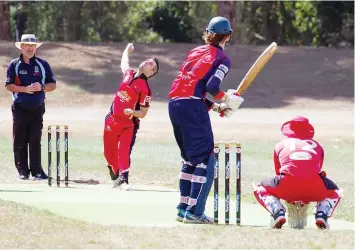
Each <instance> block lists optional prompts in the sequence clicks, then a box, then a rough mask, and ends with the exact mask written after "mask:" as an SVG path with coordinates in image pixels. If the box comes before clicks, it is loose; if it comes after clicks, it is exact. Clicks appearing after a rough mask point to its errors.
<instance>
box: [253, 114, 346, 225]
mask: <svg viewBox="0 0 355 250" xmlns="http://www.w3.org/2000/svg"><path fill="white" fill-rule="evenodd" d="M281 132H282V134H283V135H284V136H285V137H286V138H285V139H284V140H282V141H281V142H279V143H278V144H277V145H276V146H275V149H274V163H275V173H276V176H274V177H271V178H268V179H266V180H263V181H262V182H261V183H260V185H259V186H258V187H255V190H254V195H255V197H256V199H257V200H258V202H259V203H260V204H261V205H262V206H263V207H264V208H265V209H266V210H267V211H269V212H270V214H271V219H272V221H271V225H270V226H271V227H272V228H278V229H280V228H281V227H282V226H283V224H285V222H286V217H285V212H286V209H285V208H284V206H283V205H282V204H281V202H280V199H282V200H284V201H286V205H287V207H288V212H289V219H290V221H289V225H290V226H291V227H293V226H292V225H296V224H299V223H298V222H297V223H295V221H293V220H295V218H296V217H299V218H296V219H298V220H300V222H301V223H303V225H300V226H299V227H298V228H304V227H305V226H306V225H307V209H308V207H309V203H310V202H317V206H316V211H315V223H316V225H317V227H318V228H319V229H328V228H329V224H328V221H327V220H328V218H329V217H330V216H331V215H332V214H333V212H334V209H335V208H336V206H337V205H338V203H339V201H340V197H341V192H340V190H339V189H338V187H337V185H336V184H335V183H334V182H333V181H331V180H330V179H329V178H327V177H326V173H325V172H324V171H322V166H323V162H324V150H323V147H322V146H321V145H320V144H319V143H318V142H317V141H316V140H314V139H313V137H314V128H313V126H312V125H311V124H310V123H309V120H308V119H307V118H306V117H302V116H297V117H294V118H293V119H292V120H290V121H287V122H285V123H284V124H283V125H282V127H281ZM294 203H301V204H303V206H302V207H300V208H296V206H295V205H293V204H294ZM296 209H299V210H300V211H298V212H297V211H296ZM298 214H299V215H298ZM293 228H295V227H293Z"/></svg>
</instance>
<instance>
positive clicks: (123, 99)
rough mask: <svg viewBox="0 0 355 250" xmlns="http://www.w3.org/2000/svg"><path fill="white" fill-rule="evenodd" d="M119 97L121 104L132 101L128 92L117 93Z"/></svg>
mask: <svg viewBox="0 0 355 250" xmlns="http://www.w3.org/2000/svg"><path fill="white" fill-rule="evenodd" d="M117 96H118V97H119V98H120V101H121V102H129V100H131V97H130V96H129V95H128V93H127V91H120V92H117Z"/></svg>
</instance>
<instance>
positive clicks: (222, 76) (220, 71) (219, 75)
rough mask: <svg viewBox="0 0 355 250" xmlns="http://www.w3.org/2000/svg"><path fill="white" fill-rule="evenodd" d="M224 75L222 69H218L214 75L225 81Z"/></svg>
mask: <svg viewBox="0 0 355 250" xmlns="http://www.w3.org/2000/svg"><path fill="white" fill-rule="evenodd" d="M224 75H225V74H224V72H223V71H222V70H220V69H217V70H216V73H215V74H214V76H215V77H217V78H218V79H219V80H221V81H222V80H223V78H224Z"/></svg>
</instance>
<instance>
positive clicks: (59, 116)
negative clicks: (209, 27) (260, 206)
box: [0, 42, 355, 249]
mask: <svg viewBox="0 0 355 250" xmlns="http://www.w3.org/2000/svg"><path fill="white" fill-rule="evenodd" d="M192 46H193V45H191V44H189V45H186V44H156V45H149V46H148V45H144V44H137V46H136V49H137V52H136V53H135V54H134V55H133V58H132V63H133V64H134V65H138V64H139V61H140V60H141V59H143V58H149V57H150V56H153V54H154V56H155V52H154V51H157V53H158V52H159V53H158V54H159V55H160V54H161V57H162V58H164V60H163V63H162V65H161V66H162V68H161V70H160V73H159V75H158V76H157V77H156V78H154V81H153V84H152V88H153V92H154V98H153V103H152V104H153V105H152V108H151V109H150V111H149V113H148V115H147V117H146V118H145V119H144V121H143V122H142V126H141V129H140V131H139V133H138V138H137V143H136V145H135V147H134V149H133V152H132V166H131V172H130V182H131V183H133V184H140V185H152V186H153V185H156V186H164V187H170V188H175V189H176V188H178V176H179V172H180V167H181V164H180V161H181V158H180V156H179V151H178V147H177V145H176V144H175V142H174V138H173V135H172V130H171V126H170V122H169V118H168V114H167V107H166V106H167V105H166V97H167V93H168V91H169V89H170V85H171V82H172V80H173V79H174V77H175V76H176V74H177V70H178V67H179V66H180V63H181V62H182V60H183V59H184V57H185V55H186V52H187V50H188V49H187V48H188V47H192ZM123 48H124V44H118V45H117V44H112V45H105V46H91V45H80V44H64V45H63V44H60V43H58V44H55V43H53V44H52V46H47V45H44V46H43V47H41V50H40V51H39V52H40V53H39V55H40V56H43V58H45V59H46V60H48V61H49V62H50V63H51V66H52V67H53V71H54V72H55V74H56V77H57V79H58V88H57V90H56V91H55V92H53V93H50V94H49V95H48V99H47V111H46V115H45V118H44V121H45V123H46V124H48V123H56V122H61V123H62V122H63V123H68V124H69V131H70V132H69V177H70V179H71V180H77V179H81V180H90V179H93V180H97V181H99V182H100V183H102V184H108V183H110V178H109V175H108V171H107V168H106V162H105V159H104V156H103V145H102V137H101V134H102V128H103V119H104V117H105V115H106V112H107V111H108V108H109V106H110V103H111V100H112V97H113V96H114V91H115V89H116V88H117V82H118V79H120V77H121V73H120V69H119V56H120V53H121V52H120V51H121V50H122V49H123ZM151 49H153V52H152V50H151ZM0 51H1V52H2V53H3V55H4V56H0V64H1V65H3V67H0V73H1V74H0V75H5V71H6V66H7V64H8V62H9V61H10V59H11V58H14V57H15V56H18V51H17V50H16V49H15V48H14V46H13V43H11V44H10V43H7V42H1V43H0ZM279 51H280V53H278V54H277V56H275V58H273V60H271V62H270V63H268V66H267V67H266V68H265V69H264V70H263V72H262V73H261V74H260V76H258V78H257V79H256V81H255V83H253V86H252V87H251V88H250V89H248V91H247V93H246V95H245V103H243V106H242V107H241V109H240V110H239V111H238V113H236V115H235V116H234V117H233V118H232V119H223V120H221V119H220V118H219V117H218V115H216V114H214V115H211V117H212V116H213V117H212V118H213V119H212V120H213V129H214V132H215V138H216V140H229V139H232V140H240V141H241V143H242V202H243V203H255V204H256V200H255V198H254V196H253V194H252V187H251V182H256V183H257V182H259V181H261V180H262V179H264V178H267V177H269V176H272V175H273V174H274V173H273V159H272V152H273V151H272V150H273V147H274V145H275V143H276V142H278V140H279V139H280V138H281V135H280V133H279V128H280V125H281V124H282V123H283V122H284V121H285V119H289V118H291V117H293V116H295V115H305V116H307V117H308V118H310V120H311V121H312V122H313V123H314V125H315V128H316V131H317V132H316V139H319V142H320V143H321V144H322V145H323V146H324V148H325V152H326V155H325V163H324V170H325V171H326V172H327V174H328V177H329V178H331V179H332V180H334V181H335V182H336V183H337V184H338V186H339V187H340V188H342V189H344V197H343V199H342V200H341V202H340V204H339V206H338V207H337V209H336V211H335V212H334V215H333V217H334V218H337V219H342V220H346V221H351V222H354V208H355V206H354V193H355V192H354V138H353V118H354V116H353V114H354V112H353V93H354V92H353V90H354V88H353V75H354V71H353V68H354V67H353V66H354V65H353V56H352V55H353V50H336V49H324V48H319V49H311V48H307V47H304V48H303V47H299V48H298V47H295V48H293V47H282V48H280V50H279ZM228 53H230V54H231V57H232V59H233V62H238V63H235V64H233V65H235V66H233V67H234V68H233V70H231V71H230V73H229V74H228V78H226V80H224V81H223V90H227V89H228V88H235V86H236V83H237V82H238V81H239V80H240V79H242V78H243V76H244V74H245V73H246V72H247V70H248V68H249V67H250V65H251V64H252V63H253V60H255V59H254V58H257V56H258V55H259V54H260V51H257V49H256V48H255V47H252V46H250V47H247V46H242V47H239V46H236V47H229V49H228ZM310 58H311V59H312V60H310ZM325 58H326V60H325ZM239 62H243V63H239ZM281 66H282V67H281ZM103 68H105V70H107V72H104V73H101V72H103V71H102V69H103ZM280 68H282V70H281V71H280ZM334 84H336V86H337V87H336V88H334ZM0 97H1V98H0V103H1V104H3V105H2V108H1V109H0V183H1V184H4V183H5V184H14V183H15V184H17V183H19V180H18V179H17V178H16V175H17V172H16V169H15V167H14V162H13V154H12V136H11V113H10V108H9V107H10V105H11V100H10V95H9V93H8V92H7V91H6V90H5V88H2V89H0ZM155 98H156V99H155ZM157 100H159V101H161V102H159V101H157ZM44 128H46V126H45V127H44ZM53 146H54V138H53ZM61 146H62V148H63V143H62V144H61ZM62 152H63V150H62ZM62 155H63V153H62ZM54 159H55V156H54V155H53V167H54V166H55V160H54ZM234 160H235V155H234V154H232V157H231V162H234ZM223 161H224V158H223V153H222V154H221V156H220V168H221V169H220V178H221V180H223V178H224V171H223V170H224V164H223ZM42 164H43V167H44V169H45V170H46V169H47V135H46V130H45V129H44V130H43V141H42ZM53 169H54V168H53ZM62 170H63V165H62ZM231 170H232V172H231V176H232V177H233V176H235V166H234V165H233V166H232V168H231ZM53 173H54V172H53ZM63 173H64V171H62V176H63ZM223 183H224V182H223V181H220V186H219V188H220V197H222V196H223V195H224V185H223ZM231 190H232V191H234V190H235V180H234V178H232V187H231ZM0 192H5V191H2V190H0ZM210 195H212V193H211V194H210ZM234 195H235V194H234V192H232V198H233V197H234ZM92 198H93V200H95V197H92ZM43 199H45V197H44V198H43ZM221 208H222V209H223V206H221ZM82 209H85V207H83V208H82ZM310 210H311V209H310ZM146 211H147V216H156V214H154V211H150V210H149V207H147V208H146ZM309 212H310V213H311V212H312V211H309ZM242 213H243V212H242ZM0 214H1V220H0V248H21V249H23V248H26V249H29V248H30V249H32V248H34V249H40V248H41V249H54V248H61V249H62V248H64V249H78V248H90V249H108V248H110V249H111V248H115V249H117V248H190V249H191V248H200V249H206V248H229V249H236V248H250V249H264V248H268V249H290V248H292V249H300V248H301V249H308V248H312V249H334V248H337V249H353V248H354V230H329V231H319V230H315V229H312V228H306V229H305V230H292V229H289V228H284V229H282V230H270V229H267V228H265V227H253V226H246V225H243V226H242V227H240V228H239V227H236V226H223V225H212V226H206V225H196V226H187V225H181V226H180V225H179V226H176V227H134V226H118V225H112V226H104V225H101V224H100V225H99V224H91V223H88V222H86V221H81V220H77V219H69V218H64V217H61V216H59V215H57V214H54V213H52V212H50V211H49V210H43V209H37V208H34V207H31V206H26V205H23V204H20V203H16V202H12V201H5V200H1V199H0ZM117 216H125V215H124V214H119V215H117ZM210 216H211V214H210ZM265 216H268V214H267V212H266V211H265ZM171 219H172V220H174V218H173V217H172V218H171ZM242 219H243V218H242ZM330 226H332V225H330Z"/></svg>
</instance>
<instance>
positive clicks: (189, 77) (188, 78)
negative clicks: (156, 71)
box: [178, 71, 191, 80]
mask: <svg viewBox="0 0 355 250" xmlns="http://www.w3.org/2000/svg"><path fill="white" fill-rule="evenodd" d="M178 76H179V77H180V78H181V79H182V80H190V79H191V75H190V74H189V73H187V74H184V73H183V72H181V71H180V72H179V75H178Z"/></svg>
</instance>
